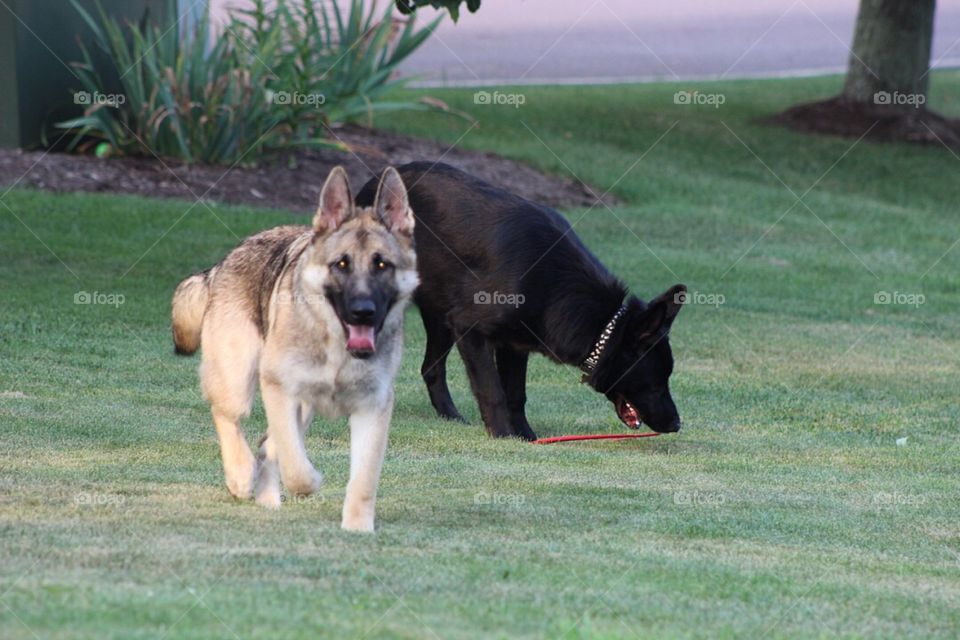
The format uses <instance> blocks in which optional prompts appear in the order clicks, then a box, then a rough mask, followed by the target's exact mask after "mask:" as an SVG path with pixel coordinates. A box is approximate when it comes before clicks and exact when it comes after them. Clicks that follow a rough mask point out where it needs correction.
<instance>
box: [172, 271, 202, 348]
mask: <svg viewBox="0 0 960 640" xmlns="http://www.w3.org/2000/svg"><path fill="white" fill-rule="evenodd" d="M209 293H210V287H209V275H208V274H207V273H197V274H194V275H192V276H190V277H189V278H187V279H186V280H184V281H183V282H181V283H180V284H179V285H177V290H176V291H174V292H173V314H172V315H173V348H174V350H175V351H176V352H177V353H178V354H180V355H182V356H188V355H190V354H192V353H194V352H196V350H197V349H199V348H200V328H201V327H202V326H203V315H204V313H206V311H207V299H208V298H209V297H210V295H209Z"/></svg>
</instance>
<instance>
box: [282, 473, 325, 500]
mask: <svg viewBox="0 0 960 640" xmlns="http://www.w3.org/2000/svg"><path fill="white" fill-rule="evenodd" d="M283 486H285V487H286V488H287V491H289V492H290V493H292V494H293V495H295V496H309V495H312V494H313V493H316V492H317V490H319V489H320V487H321V486H323V474H322V473H320V472H319V471H317V470H316V469H314V468H312V467H310V468H307V469H303V470H301V471H300V472H299V473H296V474H292V475H291V476H288V477H285V478H284V479H283Z"/></svg>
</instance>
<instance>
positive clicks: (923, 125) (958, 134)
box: [763, 96, 960, 149]
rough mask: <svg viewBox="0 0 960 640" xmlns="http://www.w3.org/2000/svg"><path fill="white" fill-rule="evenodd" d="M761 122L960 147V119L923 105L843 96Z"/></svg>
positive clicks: (853, 135) (874, 138)
mask: <svg viewBox="0 0 960 640" xmlns="http://www.w3.org/2000/svg"><path fill="white" fill-rule="evenodd" d="M763 122H766V123H769V124H777V125H781V126H785V127H787V128H789V129H793V130H794V131H800V132H802V133H825V134H829V135H836V136H844V137H848V138H860V137H862V136H864V134H866V135H865V137H866V139H868V140H876V141H880V142H895V141H900V142H917V143H921V144H944V145H946V146H948V147H950V148H951V149H960V120H955V119H951V118H946V117H944V116H941V115H939V114H937V113H934V112H933V111H929V110H927V109H925V108H917V109H909V110H903V109H898V108H891V107H889V106H885V105H873V104H865V103H862V102H854V101H852V100H848V99H846V98H844V97H842V96H838V97H835V98H830V99H829V100H823V101H820V102H810V103H808V104H801V105H798V106H796V107H791V108H790V109H787V110H786V111H784V112H783V113H780V114H777V115H775V116H773V117H770V118H767V119H765V120H764V121H763Z"/></svg>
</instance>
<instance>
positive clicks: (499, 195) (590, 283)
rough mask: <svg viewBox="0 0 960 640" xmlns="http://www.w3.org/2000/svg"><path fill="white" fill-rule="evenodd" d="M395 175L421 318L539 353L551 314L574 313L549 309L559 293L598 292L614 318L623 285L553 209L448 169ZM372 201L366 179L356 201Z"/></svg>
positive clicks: (426, 167)
mask: <svg viewBox="0 0 960 640" xmlns="http://www.w3.org/2000/svg"><path fill="white" fill-rule="evenodd" d="M398 171H399V172H400V176H401V177H402V178H403V181H404V184H405V185H406V186H407V189H408V190H409V196H410V205H411V208H412V209H413V211H414V214H415V216H416V219H417V226H416V231H415V236H416V243H417V261H418V270H419V271H420V273H421V274H422V276H425V277H421V285H420V289H419V290H418V291H417V294H416V296H415V302H416V303H417V305H418V306H419V307H420V308H421V310H422V311H423V310H426V311H427V312H428V313H440V314H444V315H445V316H448V320H451V321H453V324H454V325H459V327H460V328H461V329H462V330H466V329H468V328H470V327H474V330H480V331H481V332H483V333H485V334H487V335H490V336H495V337H497V338H499V339H501V340H503V341H504V342H507V343H513V344H516V346H518V347H521V345H522V347H523V348H527V349H534V350H538V351H539V350H542V345H540V344H539V340H538V339H537V338H538V337H539V338H541V339H542V338H544V334H545V333H548V332H549V329H550V327H548V326H547V325H548V324H549V314H550V313H574V314H578V313H579V311H578V310H577V309H575V308H573V309H571V308H559V307H560V306H569V305H558V304H557V303H558V302H559V301H560V300H562V299H563V297H562V296H558V295H557V293H558V292H561V291H565V292H570V291H571V289H572V290H576V289H583V288H584V287H585V286H586V287H589V295H590V296H591V297H592V298H593V297H595V296H596V295H597V294H598V293H602V292H603V291H604V290H606V291H608V292H609V294H610V299H611V302H610V303H609V304H608V305H607V306H608V307H610V308H609V309H603V310H602V313H613V311H614V310H615V309H616V307H617V305H618V304H619V302H620V300H622V299H623V296H624V295H625V290H624V287H623V285H622V284H621V283H620V282H619V281H618V280H617V279H616V278H615V277H614V276H613V275H612V274H610V273H609V272H608V271H607V270H606V268H604V266H603V265H602V264H601V263H600V261H599V260H597V259H596V257H594V256H593V254H591V253H590V251H589V250H588V249H587V248H586V247H585V246H584V245H583V243H582V242H580V239H579V238H578V237H577V236H576V234H574V233H573V232H572V230H571V228H570V224H569V223H568V222H567V220H566V219H565V218H564V217H563V216H561V215H560V214H559V213H557V212H556V211H554V210H553V209H551V208H549V207H546V206H543V205H540V204H537V203H535V202H530V201H529V200H526V199H524V198H521V197H519V196H516V195H514V194H512V193H509V192H507V191H504V190H502V189H499V188H497V187H494V186H492V185H490V184H488V183H486V182H484V181H482V180H480V179H478V178H475V177H474V176H471V175H469V174H467V173H464V172H463V171H460V170H459V169H456V168H454V167H451V166H450V165H447V164H442V163H438V164H434V163H431V162H412V163H410V164H406V165H403V166H401V167H399V168H398ZM375 195H376V182H375V181H371V182H370V183H368V184H367V185H366V186H365V187H364V188H363V189H362V190H361V191H360V193H359V195H358V196H357V203H358V204H360V205H363V203H364V202H367V201H369V202H373V198H374V196H375ZM585 283H586V284H585ZM614 298H616V299H615V300H614ZM498 300H500V301H502V302H503V303H502V304H497V301H498ZM510 301H512V302H513V303H511V302H510ZM519 301H522V303H520V304H515V303H516V302H519ZM451 312H452V313H451ZM545 312H546V313H545ZM556 328H557V327H554V330H556ZM531 332H533V333H534V334H536V335H532V334H531ZM547 355H548V356H551V357H554V358H555V359H557V358H558V357H559V356H560V355H561V354H550V353H547Z"/></svg>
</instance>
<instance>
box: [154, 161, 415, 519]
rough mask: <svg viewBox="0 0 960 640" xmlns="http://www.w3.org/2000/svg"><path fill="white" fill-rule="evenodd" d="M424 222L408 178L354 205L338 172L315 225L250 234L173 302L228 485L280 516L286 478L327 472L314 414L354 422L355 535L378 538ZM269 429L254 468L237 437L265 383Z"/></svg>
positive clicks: (177, 337)
mask: <svg viewBox="0 0 960 640" xmlns="http://www.w3.org/2000/svg"><path fill="white" fill-rule="evenodd" d="M413 229H414V216H413V212H412V211H411V210H410V206H409V201H408V199H407V190H406V187H405V186H404V184H403V181H402V180H401V178H400V175H399V174H398V173H397V172H396V171H395V170H394V169H393V168H392V167H391V168H388V169H387V170H386V171H384V173H383V176H382V177H381V179H380V184H379V189H378V192H377V196H376V199H375V201H374V204H373V206H372V207H369V208H355V207H354V204H353V197H352V195H351V193H350V185H349V183H348V181H347V174H346V172H345V171H344V170H343V168H342V167H336V168H335V169H334V170H333V171H331V172H330V175H329V177H328V178H327V181H326V183H325V184H324V185H323V190H322V191H321V193H320V206H319V209H318V210H317V213H316V215H315V216H314V218H313V225H312V227H306V226H285V227H276V228H274V229H269V230H267V231H264V232H262V233H259V234H257V235H255V236H251V237H250V238H247V239H246V240H245V241H244V242H243V243H242V244H240V246H238V247H237V248H236V249H234V250H233V251H231V252H230V253H229V254H228V255H227V257H226V258H224V259H223V261H221V262H220V263H219V264H217V265H216V266H214V267H212V268H211V269H209V270H207V271H205V272H203V273H200V274H196V275H192V276H190V277H189V278H187V279H186V280H184V281H183V282H181V283H180V285H179V286H178V287H177V290H176V292H175V293H174V294H173V342H174V345H175V347H176V351H177V353H180V354H191V353H194V352H195V351H196V350H197V348H198V347H202V349H203V356H202V363H201V366H200V379H201V385H202V387H203V392H204V395H205V397H206V398H207V400H208V401H209V402H210V407H211V410H212V413H213V423H214V425H215V426H216V429H217V435H218V436H219V439H220V452H221V454H222V456H223V469H224V473H225V475H226V482H227V487H228V488H229V490H230V493H232V494H233V495H234V496H236V497H237V498H241V499H249V498H255V499H256V501H257V503H258V504H261V505H263V506H265V507H270V508H278V507H279V506H280V502H281V496H280V482H281V480H282V482H283V486H284V487H286V489H287V491H289V492H291V493H293V494H297V495H308V494H310V493H312V492H314V491H316V490H317V489H318V488H319V487H320V484H321V482H322V481H323V476H322V475H321V474H320V473H319V472H318V471H317V470H316V469H314V467H313V465H312V464H311V463H310V460H309V459H308V458H307V453H306V450H305V448H304V436H305V434H306V431H307V428H308V427H309V426H310V422H311V420H312V419H313V416H314V414H315V413H320V414H321V415H324V416H327V417H330V418H334V417H338V416H343V415H349V416H350V480H349V483H348V484H347V494H346V498H345V500H344V504H343V520H342V522H341V526H342V527H343V528H344V529H349V530H354V531H373V523H374V504H375V501H376V494H377V483H378V481H379V478H380V469H381V467H382V464H383V456H384V452H385V450H386V446H387V432H388V431H389V429H390V419H391V415H392V413H393V380H394V377H395V375H396V373H397V369H398V367H399V365H400V357H401V352H402V350H403V315H404V310H405V308H406V306H407V305H408V303H409V301H410V297H411V295H412V294H413V291H414V289H416V287H417V284H418V279H417V265H416V255H415V253H414V243H413ZM258 379H259V382H260V393H261V395H262V396H263V404H264V407H265V409H266V413H267V433H266V435H265V436H264V437H263V439H262V440H261V442H260V452H259V455H258V456H257V457H256V458H254V456H253V453H251V451H250V447H249V446H248V444H247V441H246V438H245V437H244V434H243V431H242V430H241V428H240V419H241V418H244V417H246V416H247V415H249V412H250V406H251V404H252V401H253V394H254V391H255V383H256V381H257V380H258Z"/></svg>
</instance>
